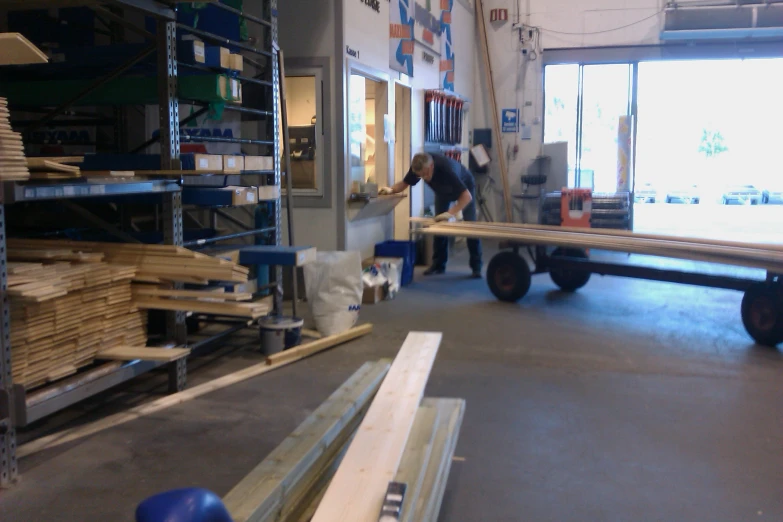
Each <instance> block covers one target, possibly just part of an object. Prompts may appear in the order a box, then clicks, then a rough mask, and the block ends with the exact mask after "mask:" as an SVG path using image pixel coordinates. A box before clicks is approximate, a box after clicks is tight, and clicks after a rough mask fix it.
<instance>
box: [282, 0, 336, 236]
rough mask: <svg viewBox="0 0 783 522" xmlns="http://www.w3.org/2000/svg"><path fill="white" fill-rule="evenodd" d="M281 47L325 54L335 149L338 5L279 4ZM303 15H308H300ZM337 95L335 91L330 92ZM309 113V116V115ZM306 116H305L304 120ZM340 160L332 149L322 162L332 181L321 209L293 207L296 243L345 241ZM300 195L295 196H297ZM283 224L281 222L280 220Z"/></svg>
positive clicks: (292, 53) (319, 1) (299, 54)
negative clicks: (327, 66)
mask: <svg viewBox="0 0 783 522" xmlns="http://www.w3.org/2000/svg"><path fill="white" fill-rule="evenodd" d="M278 11H279V15H278V16H279V22H278V24H279V29H280V47H281V48H282V49H283V51H284V52H285V57H286V61H288V60H289V59H297V58H326V59H328V60H329V64H330V88H331V92H332V93H333V96H332V99H331V100H324V106H325V107H328V110H329V115H330V124H329V126H328V127H329V128H327V129H325V131H326V132H327V133H330V136H332V137H333V138H334V139H333V141H332V146H333V148H334V150H335V151H336V150H337V147H338V140H337V138H338V137H339V136H340V135H341V133H342V131H341V129H342V117H341V113H342V109H341V107H342V105H341V103H340V100H341V96H340V95H339V93H341V92H342V90H343V86H342V53H340V55H339V56H335V55H336V49H337V48H338V47H342V44H341V42H342V14H341V13H342V4H341V2H340V1H339V0H337V1H323V0H285V1H283V2H279V3H278ZM303 13H306V16H305V15H303ZM334 93H337V94H334ZM310 116H312V115H310ZM308 119H309V118H308ZM342 168H343V161H342V160H341V158H340V156H339V154H335V153H332V157H331V161H330V162H329V164H328V165H324V181H325V183H328V184H330V185H331V188H332V190H331V197H330V198H328V199H329V201H328V202H326V203H327V206H325V207H319V208H316V207H313V206H303V205H307V203H300V202H299V201H298V202H297V203H296V204H295V206H294V224H295V233H296V242H297V243H298V244H300V245H312V246H315V247H316V248H318V249H319V250H339V249H341V248H343V246H344V242H345V225H344V217H343V212H344V207H343V203H342V202H343V198H342V196H341V195H340V194H342V187H343V184H342V181H343V174H342ZM296 199H298V198H296ZM284 226H285V223H284Z"/></svg>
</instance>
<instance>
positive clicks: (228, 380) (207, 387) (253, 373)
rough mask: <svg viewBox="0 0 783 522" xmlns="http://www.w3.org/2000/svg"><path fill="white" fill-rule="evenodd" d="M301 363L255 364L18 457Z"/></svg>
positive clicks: (47, 439)
mask: <svg viewBox="0 0 783 522" xmlns="http://www.w3.org/2000/svg"><path fill="white" fill-rule="evenodd" d="M12 331H13V329H12ZM306 356H307V355H300V358H304V357H306ZM298 360H299V359H288V360H284V361H280V362H278V363H275V364H273V365H272V366H270V365H268V364H267V363H266V361H264V362H262V363H259V364H255V365H253V366H249V367H247V368H244V369H242V370H239V371H237V372H234V373H231V374H228V375H224V376H223V377H219V378H217V379H213V380H211V381H208V382H205V383H203V384H199V385H198V386H193V387H192V388H188V389H187V390H184V391H181V392H178V393H174V394H171V395H168V396H166V397H161V398H160V399H157V400H154V401H150V402H148V403H145V404H141V405H139V406H135V407H133V408H130V409H129V410H128V411H124V412H120V413H115V414H114V415H109V416H107V417H103V418H101V419H99V420H97V421H94V422H91V423H88V424H83V425H81V426H77V427H74V428H69V429H66V430H64V431H62V432H59V433H54V434H51V435H47V436H44V437H41V438H38V439H36V440H34V441H32V442H28V443H27V444H24V445H22V446H20V447H18V448H17V453H16V455H17V457H19V458H22V457H25V456H28V455H32V454H35V453H38V452H39V451H43V450H46V449H50V448H55V447H57V446H60V445H62V444H67V443H69V442H73V441H76V440H79V439H82V438H84V437H87V436H89V435H93V434H95V433H99V432H101V431H103V430H106V429H108V428H113V427H116V426H119V425H121V424H125V423H126V422H130V421H132V420H136V419H139V418H141V417H145V416H147V415H152V414H153V413H157V412H159V411H162V410H165V409H166V408H169V407H171V406H175V405H177V404H182V403H183V402H187V401H190V400H193V399H195V398H197V397H201V396H202V395H206V394H208V393H212V392H213V391H217V390H222V389H223V388H227V387H229V386H233V385H234V384H237V383H240V382H244V381H247V380H248V379H253V378H255V377H258V376H260V375H263V374H265V373H267V372H271V371H274V370H276V369H278V368H282V367H284V366H286V365H288V364H291V363H293V362H296V361H298Z"/></svg>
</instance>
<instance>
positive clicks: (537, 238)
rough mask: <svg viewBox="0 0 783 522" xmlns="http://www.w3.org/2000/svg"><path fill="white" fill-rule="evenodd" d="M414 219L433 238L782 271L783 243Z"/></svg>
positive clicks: (423, 232) (422, 230) (775, 271)
mask: <svg viewBox="0 0 783 522" xmlns="http://www.w3.org/2000/svg"><path fill="white" fill-rule="evenodd" d="M412 221H414V222H418V223H419V224H421V225H423V226H424V227H425V228H423V229H421V230H419V232H420V233H422V234H426V235H433V236H447V237H448V236H450V237H467V238H479V239H498V240H505V241H511V242H514V243H517V244H521V245H548V246H549V245H551V246H559V247H566V248H582V249H598V250H611V251H616V252H628V253H631V254H643V255H651V256H661V257H672V258H677V259H687V260H691V261H705V262H709V263H719V264H727V265H736V266H745V267H750V268H761V269H764V270H768V271H770V272H773V273H783V247H781V246H779V245H771V244H761V243H741V242H736V241H719V240H711V239H694V238H687V237H676V236H661V235H654V234H637V233H634V232H626V231H621V230H605V229H589V228H587V229H582V228H568V227H555V226H547V225H523V224H516V223H514V224H511V223H483V222H482V223H478V222H477V223H464V222H460V223H434V222H433V221H432V220H426V219H415V218H414V219H413V220H412Z"/></svg>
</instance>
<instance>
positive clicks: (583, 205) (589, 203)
mask: <svg viewBox="0 0 783 522" xmlns="http://www.w3.org/2000/svg"><path fill="white" fill-rule="evenodd" d="M592 210H593V191H592V189H584V188H573V189H570V188H563V190H561V191H560V219H561V221H562V223H561V224H562V226H564V227H581V228H590V217H591V215H592Z"/></svg>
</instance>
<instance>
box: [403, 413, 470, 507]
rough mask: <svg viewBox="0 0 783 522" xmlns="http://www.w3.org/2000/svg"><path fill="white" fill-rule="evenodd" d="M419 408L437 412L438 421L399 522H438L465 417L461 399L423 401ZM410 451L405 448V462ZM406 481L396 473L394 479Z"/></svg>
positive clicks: (408, 447) (410, 449) (404, 476)
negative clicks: (410, 497) (411, 495)
mask: <svg viewBox="0 0 783 522" xmlns="http://www.w3.org/2000/svg"><path fill="white" fill-rule="evenodd" d="M421 408H434V409H437V410H438V414H437V417H436V418H437V420H436V423H435V425H434V426H433V430H432V433H431V436H432V438H431V439H430V441H429V443H428V446H429V447H428V449H427V450H426V452H425V454H426V457H427V458H426V460H424V461H422V462H421V464H420V465H422V469H421V470H420V472H419V480H418V482H417V483H416V485H415V489H416V491H415V492H412V493H413V496H414V498H412V499H409V498H408V494H407V492H406V502H405V504H404V505H403V511H402V514H401V516H400V522H436V521H437V520H438V515H439V513H440V506H441V504H442V502H443V495H444V493H445V490H446V483H447V482H448V477H449V471H450V470H451V464H452V461H453V457H454V450H455V448H456V447H457V439H458V438H459V429H460V426H461V425H462V419H463V417H464V415H465V401H464V400H463V399H431V398H425V399H424V400H423V401H422V404H421ZM421 408H420V410H419V411H420V413H421ZM417 415H418V414H417ZM409 451H411V452H412V451H414V448H413V447H411V446H407V447H406V448H405V455H404V456H403V460H404V461H405V458H406V456H408V455H409V453H408V452H409ZM406 478H407V476H406V475H402V474H398V475H397V476H396V477H395V478H394V480H395V481H402V480H405V479H406ZM409 487H410V485H409ZM409 500H410V502H409Z"/></svg>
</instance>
